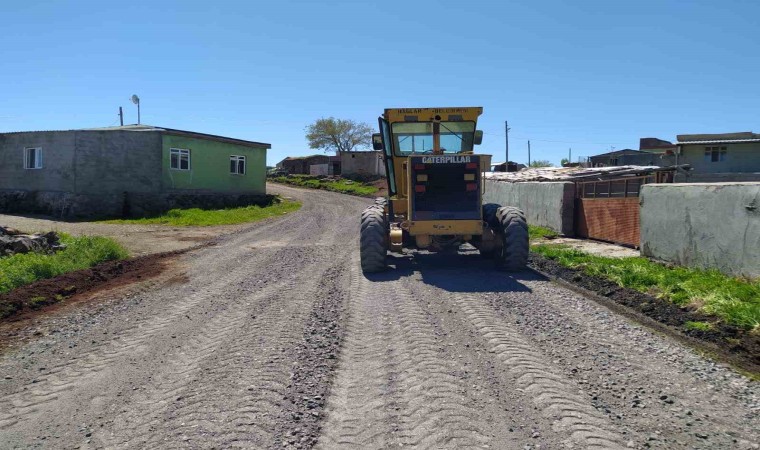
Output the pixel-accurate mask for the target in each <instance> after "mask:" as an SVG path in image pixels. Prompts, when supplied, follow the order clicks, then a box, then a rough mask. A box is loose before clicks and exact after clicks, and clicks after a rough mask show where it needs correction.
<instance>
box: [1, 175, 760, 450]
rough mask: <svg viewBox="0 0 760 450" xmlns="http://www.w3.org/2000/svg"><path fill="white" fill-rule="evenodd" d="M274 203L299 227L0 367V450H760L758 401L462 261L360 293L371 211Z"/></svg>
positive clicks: (277, 224)
mask: <svg viewBox="0 0 760 450" xmlns="http://www.w3.org/2000/svg"><path fill="white" fill-rule="evenodd" d="M271 189H272V190H276V191H277V192H278V193H281V194H283V195H287V196H291V197H295V198H299V199H301V200H302V201H303V202H304V207H303V208H302V209H301V210H300V211H299V212H296V213H293V214H290V215H288V216H286V217H283V218H282V219H277V220H271V221H267V222H265V223H261V224H257V225H252V226H250V227H249V228H247V229H244V230H241V231H238V232H235V233H233V234H230V235H228V236H225V237H224V238H222V239H220V240H219V242H218V244H217V245H215V246H212V247H208V248H203V249H199V250H194V251H192V252H190V253H188V254H186V255H183V256H182V257H181V259H180V261H179V262H178V264H177V268H178V269H177V270H178V271H180V272H181V273H177V276H176V277H173V278H172V279H173V281H172V282H171V283H170V282H167V283H165V284H158V285H154V286H152V288H151V289H144V290H140V289H134V290H131V291H128V292H122V291H118V292H114V293H111V294H110V295H111V296H115V297H113V298H109V301H108V302H107V305H108V307H107V308H99V309H96V310H94V312H92V313H91V314H82V313H81V312H80V313H79V314H73V313H72V314H70V315H69V316H67V317H65V318H63V319H61V318H57V319H56V320H57V322H56V324H57V327H56V328H55V329H53V330H50V328H45V329H46V330H50V331H49V332H45V333H43V335H41V336H39V337H38V338H37V339H35V340H33V341H32V342H29V343H26V344H24V345H23V346H22V347H20V348H16V349H13V350H10V351H8V352H7V353H6V354H4V355H2V356H1V357H0V447H2V448H17V447H19V448H21V447H23V448H29V447H41V448H150V449H154V448H230V447H244V448H283V447H285V448H310V447H315V446H316V447H318V448H322V449H334V448H389V447H401V446H413V447H419V448H464V447H477V448H499V449H502V448H503V449H512V448H516V449H525V448H530V449H538V448H544V449H554V448H594V447H597V448H626V447H628V448H758V446H757V444H756V443H757V442H760V426H759V425H760V421H759V416H758V415H759V414H760V389H758V386H757V383H756V382H752V381H749V380H748V379H747V378H745V377H743V376H742V375H740V374H737V373H736V372H734V371H733V370H731V369H729V368H727V367H724V366H722V365H719V364H716V363H713V362H711V361H710V360H708V359H705V358H703V357H701V356H700V355H698V354H696V353H695V352H694V351H692V350H690V349H688V348H685V347H683V346H682V345H680V344H678V343H676V342H673V341H671V340H669V339H668V338H666V337H663V336H660V335H657V334H655V333H653V332H651V331H648V330H647V329H645V328H643V327H641V326H639V325H636V324H633V323H631V322H629V321H628V320H627V319H625V318H622V317H620V316H618V315H616V314H614V313H612V312H610V311H609V310H606V309H605V308H604V307H602V306H599V305H597V304H596V303H594V302H592V301H590V300H588V299H586V298H584V297H582V296H580V295H578V294H576V293H574V292H572V291H569V290H566V289H564V288H562V287H559V286H557V285H555V284H553V283H551V282H549V281H547V280H545V279H543V278H541V277H540V276H538V275H536V274H534V273H532V272H527V271H526V272H523V273H518V274H511V275H510V274H507V273H503V272H498V271H496V270H494V269H493V268H492V267H491V266H490V264H489V263H488V262H487V261H483V260H481V259H480V258H479V256H478V255H477V254H476V253H475V252H468V251H461V252H460V253H459V254H451V255H430V254H427V253H424V252H421V253H416V254H414V255H405V256H401V255H396V256H394V257H392V258H391V262H392V264H393V266H394V267H393V269H392V270H390V271H388V272H386V273H383V274H379V275H373V276H370V277H365V276H364V275H363V274H362V273H361V271H360V270H359V263H358V248H357V247H358V245H357V244H358V236H357V234H358V225H359V212H360V211H361V209H362V208H363V207H364V205H365V204H367V203H368V202H369V201H368V200H366V199H360V198H354V197H348V196H342V195H340V194H333V193H329V192H316V191H303V190H297V189H293V188H288V187H281V186H277V187H272V188H271ZM178 279H181V280H182V282H177V280H178ZM101 295H105V296H107V295H109V294H107V293H106V294H101Z"/></svg>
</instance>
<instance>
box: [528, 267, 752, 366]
mask: <svg viewBox="0 0 760 450" xmlns="http://www.w3.org/2000/svg"><path fill="white" fill-rule="evenodd" d="M529 265H530V266H531V268H533V269H535V270H537V271H539V272H541V273H542V274H544V275H546V276H548V277H550V278H557V279H560V280H563V281H565V282H568V283H571V284H573V285H575V286H578V287H580V288H582V289H585V290H587V291H591V292H592V293H595V294H598V295H600V296H602V297H605V298H606V299H609V300H611V301H612V302H614V303H616V304H618V305H622V306H624V307H626V308H628V309H629V310H631V311H632V312H633V313H634V315H643V316H645V317H648V318H650V319H653V320H654V321H656V322H658V323H660V324H663V325H665V326H667V328H668V329H669V330H670V331H671V332H674V333H675V334H677V335H680V336H684V337H686V338H687V339H688V340H689V341H691V342H692V343H693V342H695V341H697V342H702V343H705V344H706V345H705V346H702V348H703V349H705V350H707V351H709V352H711V353H715V354H716V356H722V357H723V358H721V359H724V360H726V361H727V362H730V363H732V364H735V365H737V366H739V367H742V368H744V369H745V370H748V371H750V372H754V373H760V336H758V335H754V334H752V333H750V332H748V331H746V330H743V329H740V328H738V327H735V326H733V325H729V324H716V325H714V328H713V329H712V330H708V331H701V330H689V329H686V328H684V325H685V324H686V322H690V321H693V322H710V323H714V322H715V317H714V316H708V315H705V314H702V313H699V312H697V311H694V310H692V309H689V308H687V307H682V306H679V305H676V304H674V303H671V302H669V301H667V300H664V299H659V298H656V297H653V296H651V295H647V294H644V293H642V292H639V291H636V290H633V289H629V288H624V287H620V286H618V285H617V284H616V283H614V282H612V281H609V280H606V279H604V278H601V277H596V276H593V275H588V274H585V273H583V271H581V270H576V269H570V268H567V267H564V266H562V265H560V264H559V263H558V262H556V261H553V260H551V259H548V258H545V257H543V256H541V255H536V254H533V253H532V254H531V255H530V261H529Z"/></svg>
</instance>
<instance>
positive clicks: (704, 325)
mask: <svg viewBox="0 0 760 450" xmlns="http://www.w3.org/2000/svg"><path fill="white" fill-rule="evenodd" d="M683 327H684V328H685V329H687V330H698V331H710V330H712V329H713V326H712V324H711V323H709V322H692V321H689V322H686V323H685V324H683Z"/></svg>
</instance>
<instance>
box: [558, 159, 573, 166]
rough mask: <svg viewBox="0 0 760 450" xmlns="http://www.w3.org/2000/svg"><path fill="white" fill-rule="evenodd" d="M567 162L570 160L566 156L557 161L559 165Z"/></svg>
mask: <svg viewBox="0 0 760 450" xmlns="http://www.w3.org/2000/svg"><path fill="white" fill-rule="evenodd" d="M569 162H570V160H569V159H567V158H562V160H560V162H559V165H560V166H564V165H565V164H567V163H569Z"/></svg>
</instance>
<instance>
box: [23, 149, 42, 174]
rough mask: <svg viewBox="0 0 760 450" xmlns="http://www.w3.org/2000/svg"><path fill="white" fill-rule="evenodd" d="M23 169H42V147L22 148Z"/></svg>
mask: <svg viewBox="0 0 760 450" xmlns="http://www.w3.org/2000/svg"><path fill="white" fill-rule="evenodd" d="M24 169H42V148H40V147H27V148H25V149H24Z"/></svg>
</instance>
